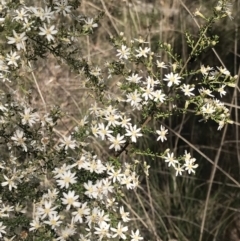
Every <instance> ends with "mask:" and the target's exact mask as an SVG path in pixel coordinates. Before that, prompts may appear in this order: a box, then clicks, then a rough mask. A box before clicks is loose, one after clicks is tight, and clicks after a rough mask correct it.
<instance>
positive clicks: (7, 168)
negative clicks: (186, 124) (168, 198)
mask: <svg viewBox="0 0 240 241" xmlns="http://www.w3.org/2000/svg"><path fill="white" fill-rule="evenodd" d="M0 6H1V9H2V15H1V19H0V22H1V39H4V41H5V42H4V43H3V44H2V45H3V46H2V50H1V54H2V55H1V60H0V67H1V68H0V79H1V81H2V82H3V83H8V84H10V85H12V86H15V87H16V86H17V85H21V84H22V82H21V81H22V79H23V78H24V76H26V75H27V74H28V73H31V74H32V76H33V79H34V70H33V69H32V66H31V62H32V61H34V60H36V59H37V58H39V57H42V58H46V57H47V56H48V55H49V54H52V55H54V56H55V57H56V58H58V59H60V60H63V61H65V62H66V63H67V64H68V65H69V67H71V68H72V69H73V70H74V71H76V73H79V72H80V73H81V74H83V75H84V76H85V78H86V81H85V83H84V84H85V85H86V87H88V88H91V89H92V90H94V91H95V93H96V95H95V96H94V97H95V102H94V103H92V105H91V107H90V108H89V110H88V113H87V114H86V116H84V117H83V119H82V120H80V121H79V125H78V126H76V128H75V129H74V131H73V132H72V133H70V134H69V135H67V136H61V137H60V138H59V135H57V134H56V131H55V127H56V126H57V124H58V121H59V120H60V119H61V116H62V115H61V111H60V110H59V109H58V108H53V109H52V110H51V111H50V113H45V114H41V113H40V112H38V110H36V109H34V108H33V107H32V106H31V101H30V98H28V97H29V95H30V93H28V95H26V96H23V97H19V96H18V95H16V92H17V91H16V92H14V91H13V92H12V93H8V92H7V91H6V90H5V89H4V88H3V89H2V92H1V102H0V111H1V112H0V114H1V122H0V125H1V127H0V131H1V151H2V153H3V154H2V160H1V164H0V169H1V171H0V182H1V187H0V188H1V193H2V195H1V199H0V237H1V238H2V237H3V238H4V240H19V239H23V240H61V241H64V240H82V241H83V240H85V241H86V240H110V239H112V240H121V239H122V240H131V241H137V240H143V237H142V236H141V235H140V232H139V230H138V229H137V230H132V229H130V228H129V227H130V225H128V224H127V223H128V222H129V221H130V220H131V219H130V216H129V212H127V211H125V210H124V207H123V206H122V205H121V198H122V195H124V194H123V193H124V191H126V190H131V189H135V188H137V186H138V185H139V180H138V179H139V174H140V173H145V174H146V175H148V169H149V166H148V165H147V163H146V162H144V163H141V162H140V161H138V160H136V156H154V157H157V158H161V159H163V160H165V162H166V163H167V164H168V166H169V167H171V168H173V169H174V170H175V172H176V176H177V175H182V173H183V172H187V173H188V174H191V173H195V169H196V168H197V167H198V164H197V163H196V159H195V158H194V157H192V156H191V155H190V153H188V151H185V153H183V154H182V156H179V157H176V156H175V154H174V153H173V152H171V150H169V149H167V150H164V151H162V152H159V153H153V152H152V151H151V150H150V149H148V150H146V151H145V150H141V145H140V144H139V143H140V141H139V140H141V139H143V138H147V137H148V136H150V135H151V136H154V139H153V141H161V142H164V141H166V140H167V135H168V133H169V130H168V128H167V126H166V125H164V123H163V121H164V120H165V119H167V118H168V117H169V116H171V115H174V114H182V113H188V112H193V113H195V114H197V115H201V116H202V118H203V119H202V120H204V121H207V120H209V119H211V120H213V121H215V122H217V123H218V130H221V129H222V128H223V126H224V125H225V124H226V123H231V120H230V117H229V110H228V109H227V108H226V107H225V106H224V104H223V103H222V102H221V101H220V100H219V99H217V98H221V97H222V96H224V95H225V94H226V90H225V89H226V87H227V86H230V87H234V86H235V82H236V78H237V77H236V76H234V77H232V76H231V74H230V73H229V71H228V70H226V69H225V68H224V67H221V66H220V67H216V68H215V67H209V66H204V65H201V66H199V69H198V70H191V69H189V68H188V63H189V62H190V60H191V59H192V58H197V56H198V55H199V54H200V53H201V52H202V51H203V50H206V49H208V48H210V47H211V46H213V45H215V44H216V43H217V37H216V36H213V37H212V36H208V31H209V29H210V27H211V26H212V24H213V23H214V21H216V20H218V19H220V18H223V17H226V16H231V15H230V8H229V5H228V3H227V2H226V1H219V2H218V4H217V6H216V8H215V9H214V13H213V16H212V17H210V18H206V17H204V16H203V15H202V14H200V13H199V11H198V12H197V15H199V16H201V17H203V18H204V19H205V21H206V24H205V25H204V26H203V27H202V28H201V29H200V33H199V36H198V38H197V39H195V38H194V37H192V36H191V35H190V33H186V39H187V43H188V45H189V47H190V48H191V53H190V55H189V59H188V60H187V61H186V62H185V63H183V61H182V60H181V57H180V56H178V55H176V54H175V53H174V51H173V49H172V47H171V46H170V45H169V44H166V43H159V45H158V51H159V52H156V53H154V52H152V51H151V48H150V47H149V43H148V42H146V41H145V40H144V39H143V38H138V39H134V40H130V41H127V40H126V38H125V37H124V34H120V36H117V37H111V38H110V41H111V43H112V44H113V46H114V47H115V49H116V50H115V56H114V57H113V59H112V60H109V61H107V62H106V63H105V65H104V66H102V67H99V66H94V65H93V66H91V65H90V64H89V63H88V62H87V61H86V60H84V59H81V58H79V57H78V54H79V53H80V52H78V51H79V49H78V45H77V44H78V41H79V39H80V37H81V36H83V35H89V34H91V33H92V32H93V31H94V29H95V28H97V27H98V21H99V20H100V18H101V17H102V13H100V14H99V16H97V17H96V18H94V19H93V18H90V17H87V16H82V15H81V14H79V11H78V7H79V6H80V3H79V1H77V0H73V1H70V0H69V1H67V0H61V1H49V2H46V3H45V5H44V6H41V7H40V6H29V5H28V4H27V1H26V2H25V1H19V2H17V3H15V1H4V0H2V1H1V5H0ZM161 51H166V52H167V53H168V54H169V56H171V58H172V62H171V63H164V62H162V61H161V60H160V57H159V54H161ZM116 76H117V77H118V79H119V82H118V83H117V85H116V86H115V87H114V89H113V91H112V92H108V85H107V82H110V81H111V80H114V78H115V77H116ZM16 82H17V85H16ZM43 103H44V100H43ZM153 120H154V121H155V122H156V123H157V124H158V126H159V128H158V129H153V127H152V124H151V123H152V121H153ZM93 139H95V140H98V141H99V143H100V144H101V145H102V146H103V147H104V148H105V149H106V153H107V155H106V156H103V157H101V158H100V157H99V156H97V155H96V154H95V152H94V142H92V140H93ZM123 154H125V156H127V158H123V157H122V156H123Z"/></svg>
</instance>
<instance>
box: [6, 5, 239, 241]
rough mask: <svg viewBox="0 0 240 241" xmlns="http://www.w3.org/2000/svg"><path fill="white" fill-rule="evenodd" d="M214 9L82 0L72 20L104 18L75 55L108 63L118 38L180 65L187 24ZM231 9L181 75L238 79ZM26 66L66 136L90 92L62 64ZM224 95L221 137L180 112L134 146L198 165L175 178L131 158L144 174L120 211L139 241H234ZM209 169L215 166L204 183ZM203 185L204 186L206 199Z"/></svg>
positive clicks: (235, 212) (231, 103)
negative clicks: (205, 70) (210, 72)
mask: <svg viewBox="0 0 240 241" xmlns="http://www.w3.org/2000/svg"><path fill="white" fill-rule="evenodd" d="M216 3H217V1H215V0H195V1H193V0H148V1H147V0H131V1H130V0H118V1H116V0H82V3H81V7H80V9H79V12H80V14H83V15H88V16H89V15H90V16H92V17H94V16H97V15H98V13H99V12H100V11H103V12H104V13H105V14H104V17H103V18H102V19H101V20H100V22H99V27H98V29H96V30H95V31H94V33H93V34H92V35H91V36H86V37H84V38H82V42H81V43H79V47H80V48H81V51H82V56H81V57H82V58H85V59H87V60H88V61H89V62H91V63H92V64H93V65H98V66H99V67H101V66H103V65H104V63H105V61H106V60H108V61H109V62H110V61H111V60H113V59H114V58H115V55H116V50H115V49H114V48H113V47H112V45H111V44H110V42H109V40H108V39H109V37H110V36H116V35H118V34H119V33H120V32H123V33H124V35H125V37H126V38H127V40H129V41H130V40H131V39H135V38H139V36H141V37H143V39H145V40H146V41H148V42H149V46H150V47H151V49H152V51H155V50H156V49H157V43H158V42H159V41H162V42H166V43H169V44H171V45H172V46H173V48H174V50H175V52H176V53H178V54H179V55H180V56H181V57H182V59H183V60H184V61H185V60H186V59H187V57H188V54H189V48H188V47H187V44H186V41H185V32H186V31H188V32H190V33H191V34H192V35H193V36H196V37H197V35H198V31H199V28H198V26H197V25H196V22H195V20H196V21H197V22H198V23H199V24H200V25H201V24H204V20H203V19H201V18H199V17H196V18H195V17H194V16H193V13H194V12H195V11H196V9H199V11H200V12H201V13H202V14H203V15H205V16H207V17H208V16H210V15H211V14H212V11H213V10H212V9H213V7H214V6H215V5H216ZM232 4H233V8H232V9H233V17H234V19H233V20H231V19H229V18H225V19H223V20H220V21H219V22H217V23H216V24H215V25H214V26H213V28H212V30H211V31H212V34H214V35H218V36H219V43H218V44H217V45H216V46H215V52H214V51H213V50H211V49H209V50H207V51H206V52H204V53H202V54H201V55H200V56H199V57H198V58H197V59H195V60H193V61H191V63H190V65H188V69H199V68H200V66H201V64H203V65H205V66H206V65H209V66H221V65H222V63H223V64H224V65H225V66H226V68H227V69H228V70H229V71H230V72H231V74H232V75H236V74H238V73H239V62H240V58H239V54H240V46H239V39H240V33H239V30H240V29H239V24H240V19H239V18H240V17H239V11H240V6H239V5H240V1H237V0H235V1H232ZM160 60H161V61H164V62H166V63H171V62H172V60H171V59H169V57H168V56H167V55H166V54H165V53H162V54H161V56H160ZM221 62H222V63H221ZM60 64H61V65H60ZM34 67H35V69H37V71H36V73H35V74H36V75H37V79H38V83H39V86H40V89H41V91H42V94H43V96H44V98H45V100H46V102H47V104H48V105H49V106H52V105H59V106H60V108H61V109H62V110H63V112H65V114H66V117H65V118H64V119H63V122H62V123H61V125H60V127H61V128H62V130H64V131H65V132H66V133H67V132H70V131H71V130H72V129H73V128H74V126H76V123H78V121H79V120H80V119H81V118H83V116H84V114H85V113H86V111H87V109H88V108H89V105H90V104H91V100H92V102H93V99H94V98H93V99H89V96H90V95H91V96H92V95H94V94H93V93H91V91H90V90H86V89H85V88H84V87H82V84H81V83H82V82H84V78H83V77H81V76H79V75H76V73H72V72H71V71H70V70H69V69H68V67H67V66H64V63H59V62H58V61H56V60H55V59H54V58H52V57H51V56H49V59H48V60H47V61H46V60H41V59H39V60H38V61H37V62H36V63H35V64H34ZM106 81H107V80H106ZM117 81H119V80H118V79H117V78H116V79H115V80H114V81H113V82H112V80H111V82H109V91H110V90H111V88H114V86H115V84H116V82H117ZM9 88H11V87H10V86H9ZM31 88H32V93H33V95H32V100H31V101H32V103H33V104H34V105H35V106H37V107H38V108H41V104H40V98H39V96H38V94H37V91H36V90H35V89H34V88H35V87H34V86H32V87H31ZM227 92H228V93H227V95H226V97H224V98H223V101H224V102H225V103H226V105H228V107H229V108H231V116H232V119H233V120H234V122H235V124H233V125H228V126H227V127H226V132H225V131H224V130H221V131H217V124H215V123H213V122H211V121H208V122H207V123H204V122H199V120H200V119H201V117H200V116H194V115H191V114H190V113H188V114H187V115H186V116H173V117H171V118H170V119H168V120H165V121H163V124H165V125H166V126H167V127H170V128H171V130H172V131H169V132H170V133H169V135H168V140H167V142H164V143H160V142H156V138H155V137H149V139H148V140H146V141H145V142H144V141H143V142H142V143H141V146H142V148H144V149H146V148H147V147H149V148H150V149H151V151H157V152H160V151H163V150H165V149H166V148H170V149H171V150H173V151H174V152H175V154H176V155H183V154H184V151H185V150H188V152H189V151H190V152H191V154H192V155H193V156H194V157H195V158H196V159H197V163H198V164H199V168H198V169H197V171H196V174H195V175H191V176H189V175H183V176H180V177H177V178H176V177H175V173H173V172H172V170H171V169H170V168H168V167H167V165H166V164H165V163H164V161H163V160H160V159H156V158H146V157H144V158H143V157H138V156H136V158H137V159H139V160H141V161H147V163H148V164H149V165H150V166H151V168H150V173H149V177H148V178H144V177H142V178H141V186H140V188H139V189H138V190H137V191H136V192H134V193H131V194H130V195H129V194H128V195H126V197H125V205H127V206H128V207H129V208H130V209H131V211H132V215H133V217H134V223H133V225H135V226H136V228H139V229H140V230H141V232H142V235H143V236H144V237H146V238H145V239H144V240H149V241H160V240H161V241H162V240H164V241H165V240H168V241H170V240H171V241H173V240H183V241H196V240H199V241H201V240H202V241H218V240H219V241H240V213H239V212H240V192H239V187H240V184H239V182H240V175H239V174H240V148H239V144H240V143H239V142H240V139H239V134H240V133H239V127H238V125H239V120H238V116H239V108H240V107H239V105H238V102H239V101H240V100H239V88H238V87H237V91H236V95H233V91H231V90H229V89H228V90H227ZM156 125H158V124H156ZM156 128H159V126H156ZM175 133H178V136H176V135H175ZM197 150H199V151H201V152H202V153H204V154H205V156H204V155H202V154H201V153H199V152H197ZM96 151H97V152H98V153H99V154H100V155H101V154H102V151H103V149H102V147H101V145H100V144H98V143H96ZM206 157H207V158H206ZM213 163H217V165H218V167H219V168H217V170H216V173H214V176H213V179H211V175H212V174H213V170H214V165H213ZM233 178H234V179H235V181H236V182H235V183H234V182H233V180H232V179H233ZM210 182H211V184H212V187H211V190H210V196H209V199H207V192H208V190H209V185H210ZM204 210H205V211H204ZM204 215H206V217H205V218H204ZM203 220H205V221H204V222H203ZM201 230H202V233H203V236H202V238H201V240H200V237H201V235H200V233H201Z"/></svg>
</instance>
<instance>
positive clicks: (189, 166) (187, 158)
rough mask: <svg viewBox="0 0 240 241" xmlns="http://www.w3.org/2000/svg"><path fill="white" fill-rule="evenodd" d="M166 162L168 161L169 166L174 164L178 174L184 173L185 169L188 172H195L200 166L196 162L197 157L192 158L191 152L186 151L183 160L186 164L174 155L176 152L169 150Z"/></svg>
mask: <svg viewBox="0 0 240 241" xmlns="http://www.w3.org/2000/svg"><path fill="white" fill-rule="evenodd" d="M164 159H165V162H167V163H168V166H169V167H170V166H172V167H173V168H174V169H175V171H176V176H178V175H182V173H183V172H184V171H187V172H188V174H191V173H195V170H194V169H196V168H197V167H198V164H195V161H196V158H192V157H191V154H190V153H187V151H185V154H184V156H183V158H181V160H183V161H184V164H181V162H180V161H179V160H178V159H177V158H175V157H174V153H169V152H167V156H165V157H164Z"/></svg>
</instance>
